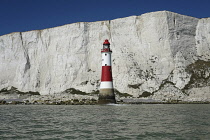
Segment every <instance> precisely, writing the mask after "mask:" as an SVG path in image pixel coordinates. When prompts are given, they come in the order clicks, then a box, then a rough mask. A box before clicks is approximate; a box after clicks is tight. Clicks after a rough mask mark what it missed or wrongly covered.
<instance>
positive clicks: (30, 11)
mask: <svg viewBox="0 0 210 140" xmlns="http://www.w3.org/2000/svg"><path fill="white" fill-rule="evenodd" d="M162 10H167V11H172V12H176V13H179V14H184V15H188V16H193V17H197V18H206V17H210V1H209V0H0V36H1V35H4V34H8V33H12V32H24V31H30V30H40V29H45V28H51V27H56V26H61V25H64V24H69V23H75V22H93V21H101V20H112V19H116V18H122V17H127V16H132V15H141V14H144V13H147V12H154V11H162Z"/></svg>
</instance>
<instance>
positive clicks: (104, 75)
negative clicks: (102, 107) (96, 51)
mask: <svg viewBox="0 0 210 140" xmlns="http://www.w3.org/2000/svg"><path fill="white" fill-rule="evenodd" d="M111 54H112V51H111V49H110V43H109V41H108V40H107V39H106V40H105V41H104V43H103V49H102V50H101V55H102V71H101V85H100V93H99V104H100V103H101V104H106V103H116V100H115V95H114V88H113V82H112V63H111Z"/></svg>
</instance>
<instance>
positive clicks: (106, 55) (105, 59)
mask: <svg viewBox="0 0 210 140" xmlns="http://www.w3.org/2000/svg"><path fill="white" fill-rule="evenodd" d="M111 65H112V64H111V52H103V53H102V66H111Z"/></svg>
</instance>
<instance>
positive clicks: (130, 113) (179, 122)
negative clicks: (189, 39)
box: [0, 104, 210, 140]
mask: <svg viewBox="0 0 210 140" xmlns="http://www.w3.org/2000/svg"><path fill="white" fill-rule="evenodd" d="M0 139H2V140H6V139H11V140H14V139H21V140H22V139H26V140H29V139H30V140H31V139H35V140H38V139H45V140H48V139H51V140H53V139H67V140H71V139H78V140H83V139H84V140H85V139H89V140H94V139H95V140H99V139H104V140H106V139H118V140H123V139H125V140H129V139H139V140H144V139H145V140H147V139H148V140H150V139H151V140H158V139H164V140H165V139H169V140H170V139H172V140H173V139H177V140H178V139H179V140H181V139H183V140H184V139H186V140H188V139H189V140H199V139H201V140H204V139H206V140H209V139H210V105H209V104H184V105H182V104H160V105H158V104H143V105H57V106H54V105H1V106H0Z"/></svg>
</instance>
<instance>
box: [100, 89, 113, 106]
mask: <svg viewBox="0 0 210 140" xmlns="http://www.w3.org/2000/svg"><path fill="white" fill-rule="evenodd" d="M110 103H112V104H116V100H115V95H114V89H100V93H99V99H98V104H110Z"/></svg>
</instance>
